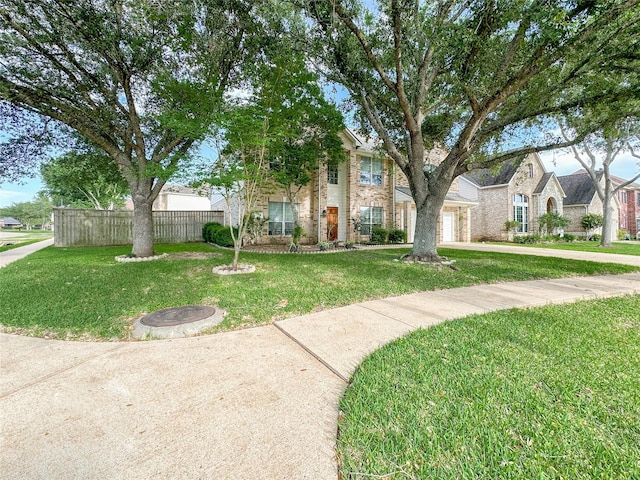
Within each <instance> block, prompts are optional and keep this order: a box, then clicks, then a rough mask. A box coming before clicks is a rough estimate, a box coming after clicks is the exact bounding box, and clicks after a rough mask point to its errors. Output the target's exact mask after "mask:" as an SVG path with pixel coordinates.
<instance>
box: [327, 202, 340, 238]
mask: <svg viewBox="0 0 640 480" xmlns="http://www.w3.org/2000/svg"><path fill="white" fill-rule="evenodd" d="M337 239H338V207H327V241H329V242H333V241H334V240H337Z"/></svg>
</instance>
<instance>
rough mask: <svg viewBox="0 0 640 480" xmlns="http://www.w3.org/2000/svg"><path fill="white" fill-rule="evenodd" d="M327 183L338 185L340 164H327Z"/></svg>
mask: <svg viewBox="0 0 640 480" xmlns="http://www.w3.org/2000/svg"><path fill="white" fill-rule="evenodd" d="M327 183H328V184H329V185H338V165H336V164H329V165H328V166H327Z"/></svg>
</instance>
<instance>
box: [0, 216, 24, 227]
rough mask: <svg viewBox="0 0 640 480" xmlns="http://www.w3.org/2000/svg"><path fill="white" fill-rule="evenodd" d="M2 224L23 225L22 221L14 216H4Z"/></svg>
mask: <svg viewBox="0 0 640 480" xmlns="http://www.w3.org/2000/svg"><path fill="white" fill-rule="evenodd" d="M2 224H3V225H22V223H20V220H16V219H15V218H13V217H4V218H3V219H2Z"/></svg>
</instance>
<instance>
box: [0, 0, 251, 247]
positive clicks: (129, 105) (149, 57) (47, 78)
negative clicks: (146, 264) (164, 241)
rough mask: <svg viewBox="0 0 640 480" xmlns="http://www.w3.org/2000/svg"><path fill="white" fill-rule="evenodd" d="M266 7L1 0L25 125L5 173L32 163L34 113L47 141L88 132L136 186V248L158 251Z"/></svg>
mask: <svg viewBox="0 0 640 480" xmlns="http://www.w3.org/2000/svg"><path fill="white" fill-rule="evenodd" d="M262 5H263V4H262V2H254V1H248V0H195V1H193V2H172V3H170V4H164V3H163V2H155V1H151V0H135V1H134V0H116V1H113V2H96V1H92V0H78V1H75V2H67V1H62V0H29V1H23V0H1V1H0V33H1V35H2V42H0V58H1V59H2V61H1V62H0V106H1V108H2V110H3V112H5V113H7V115H5V116H4V119H9V120H11V121H12V123H11V126H12V127H13V129H14V136H13V137H12V138H10V139H9V140H8V145H9V146H8V147H7V145H5V151H10V152H11V153H12V154H13V156H12V157H11V158H4V159H3V166H2V173H3V174H5V175H6V173H5V172H12V171H14V172H15V171H16V170H18V171H20V170H21V169H20V168H19V167H18V168H17V169H16V168H12V165H13V166H14V167H15V165H16V164H18V165H19V164H20V163H29V162H32V160H33V159H32V158H29V157H28V153H29V149H28V148H26V147H24V146H25V145H27V144H28V143H26V142H25V138H29V139H30V140H33V139H34V138H35V137H34V135H33V133H34V132H33V131H29V130H33V125H34V122H33V121H32V119H33V118H37V119H39V120H40V125H41V127H42V132H41V135H40V138H44V139H45V140H46V139H47V138H51V134H50V127H55V128H58V130H59V132H64V131H65V130H67V131H68V130H71V131H75V132H78V133H79V134H80V135H81V136H82V137H84V138H86V139H87V140H88V141H89V142H91V143H92V144H93V145H95V146H96V147H99V148H101V149H102V150H104V151H105V152H106V153H107V154H108V155H109V157H110V158H111V159H112V161H113V162H114V163H115V164H116V165H117V166H118V168H119V170H120V172H121V173H122V175H123V176H124V178H125V179H126V181H127V183H128V184H129V187H130V190H131V194H132V200H133V203H134V233H133V237H134V245H133V253H134V254H135V255H138V256H148V255H151V254H152V253H153V224H152V217H151V205H152V204H153V200H154V199H155V198H156V197H157V195H158V193H159V192H160V189H161V188H162V186H163V185H164V183H165V182H166V180H167V179H168V178H169V177H170V176H171V175H172V174H173V173H174V172H175V171H176V170H177V169H178V168H179V165H180V162H181V161H183V160H184V159H185V157H186V156H187V155H188V153H189V152H190V149H191V147H192V146H193V145H194V144H195V143H197V142H198V141H199V140H201V139H202V138H203V136H204V135H205V133H206V132H207V131H208V129H209V127H210V125H211V123H212V122H213V120H214V118H215V115H216V113H217V111H218V109H219V108H220V105H221V101H222V95H223V93H224V92H225V91H226V90H227V89H228V88H229V86H230V85H231V84H233V82H234V80H235V79H236V78H237V77H238V75H239V71H238V66H239V64H240V63H241V60H242V59H243V58H244V56H245V55H246V54H247V53H248V52H250V51H253V49H254V47H255V46H256V40H255V37H256V34H257V31H258V30H259V29H260V28H262V26H263V23H261V22H260V21H259V15H258V14H257V10H258V9H259V8H261V6H262ZM47 133H49V134H47ZM5 144H7V141H5ZM14 147H15V148H14Z"/></svg>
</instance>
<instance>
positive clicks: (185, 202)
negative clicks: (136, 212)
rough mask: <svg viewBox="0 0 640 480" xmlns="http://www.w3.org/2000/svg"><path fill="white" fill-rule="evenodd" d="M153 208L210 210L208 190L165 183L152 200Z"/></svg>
mask: <svg viewBox="0 0 640 480" xmlns="http://www.w3.org/2000/svg"><path fill="white" fill-rule="evenodd" d="M153 210H165V211H166V210H170V211H175V210H198V211H209V210H211V200H210V199H209V192H208V191H205V190H197V189H195V188H190V187H185V186H182V185H169V184H165V185H164V186H163V187H162V190H160V194H159V195H158V198H156V200H155V202H153Z"/></svg>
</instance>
